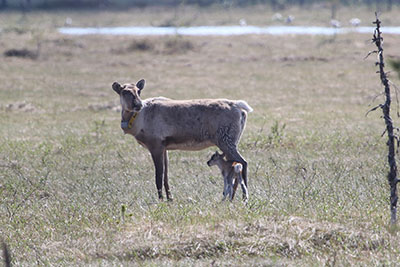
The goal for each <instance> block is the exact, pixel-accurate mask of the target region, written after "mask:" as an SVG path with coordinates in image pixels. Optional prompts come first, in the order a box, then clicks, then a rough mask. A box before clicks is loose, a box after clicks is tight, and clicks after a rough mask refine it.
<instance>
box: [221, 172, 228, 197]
mask: <svg viewBox="0 0 400 267" xmlns="http://www.w3.org/2000/svg"><path fill="white" fill-rule="evenodd" d="M227 186H228V181H227V177H226V176H224V192H223V197H222V201H224V200H225V199H226V194H227V193H228V187H227Z"/></svg>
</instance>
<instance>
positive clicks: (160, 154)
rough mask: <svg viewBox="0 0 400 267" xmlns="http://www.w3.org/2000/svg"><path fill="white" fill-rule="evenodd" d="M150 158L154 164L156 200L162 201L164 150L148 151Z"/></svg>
mask: <svg viewBox="0 0 400 267" xmlns="http://www.w3.org/2000/svg"><path fill="white" fill-rule="evenodd" d="M150 153H151V157H152V159H153V162H154V168H155V172H156V186H157V193H158V198H159V199H162V198H163V196H162V179H163V174H164V150H163V149H153V150H151V151H150Z"/></svg>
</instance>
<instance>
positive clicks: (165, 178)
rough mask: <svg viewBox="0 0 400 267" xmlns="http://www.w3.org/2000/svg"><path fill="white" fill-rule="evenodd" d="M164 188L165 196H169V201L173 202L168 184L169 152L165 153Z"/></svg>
mask: <svg viewBox="0 0 400 267" xmlns="http://www.w3.org/2000/svg"><path fill="white" fill-rule="evenodd" d="M164 188H165V194H167V200H168V201H172V195H171V192H170V191H169V184H168V152H167V150H165V151H164Z"/></svg>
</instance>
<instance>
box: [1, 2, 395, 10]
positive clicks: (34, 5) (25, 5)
mask: <svg viewBox="0 0 400 267" xmlns="http://www.w3.org/2000/svg"><path fill="white" fill-rule="evenodd" d="M0 1H1V2H0V8H1V9H6V8H13V9H51V8H93V7H110V8H125V7H146V6H172V7H174V6H179V5H186V4H187V5H197V6H201V7H204V6H211V5H222V6H226V7H233V6H249V5H258V4H266V5H270V6H271V7H272V8H273V9H275V10H279V9H284V8H285V7H288V6H293V5H299V6H306V5H310V4H316V3H320V4H329V5H331V6H338V5H359V4H365V5H368V6H371V7H375V6H380V7H381V8H382V7H387V8H388V9H389V10H390V9H391V8H392V6H393V5H400V0H0Z"/></svg>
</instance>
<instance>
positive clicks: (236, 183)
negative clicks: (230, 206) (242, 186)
mask: <svg viewBox="0 0 400 267" xmlns="http://www.w3.org/2000/svg"><path fill="white" fill-rule="evenodd" d="M237 187H238V179H235V183H234V184H233V193H232V199H233V198H234V197H235V193H236V189H237Z"/></svg>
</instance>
